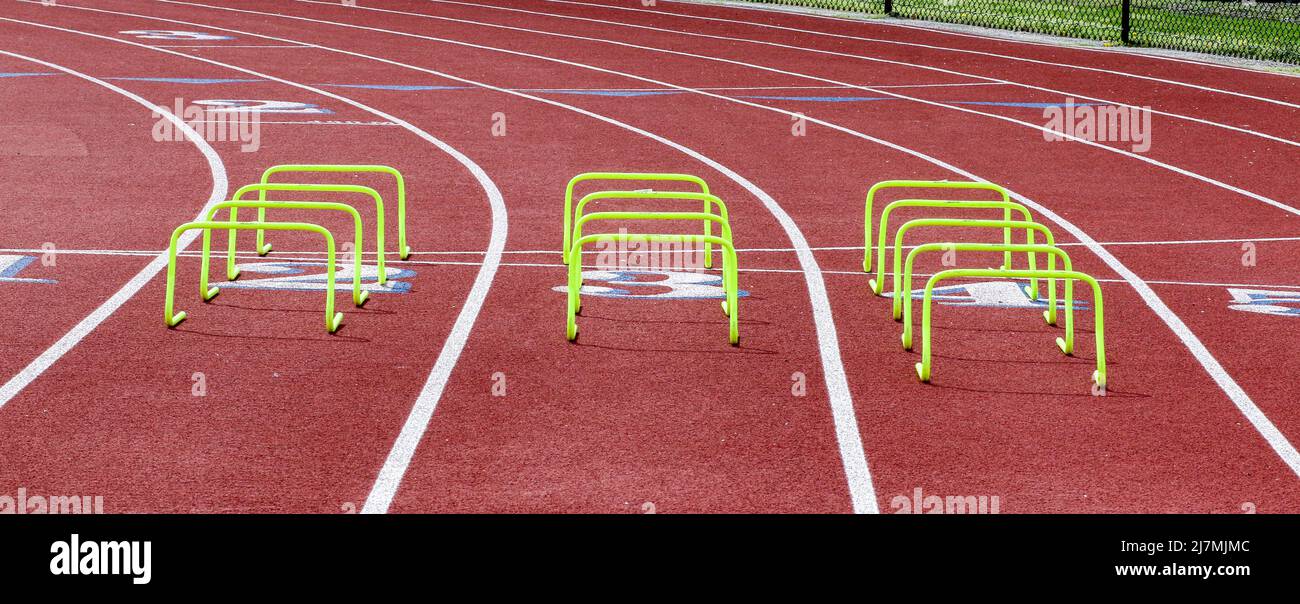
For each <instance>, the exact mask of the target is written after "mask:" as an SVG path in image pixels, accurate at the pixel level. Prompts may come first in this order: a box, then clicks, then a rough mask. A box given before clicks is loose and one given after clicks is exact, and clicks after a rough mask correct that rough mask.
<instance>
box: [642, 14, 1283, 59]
mask: <svg viewBox="0 0 1300 604" xmlns="http://www.w3.org/2000/svg"><path fill="white" fill-rule="evenodd" d="M664 1H665V2H672V3H675V4H693V5H696V6H712V7H717V8H732V9H737V10H749V11H755V12H768V13H782V14H787V15H797V16H800V17H812V18H816V19H823V20H826V21H840V22H844V23H856V24H860V25H880V26H884V27H899V28H903V29H915V30H919V31H924V32H928V33H932V34H942V35H946V36H956V37H962V38H975V39H978V40H989V41H991V42H1011V43H1014V44H1024V45H1026V46H1042V47H1044V48H1052V49H1068V50H1081V51H1084V52H1100V53H1109V54H1114V55H1124V56H1126V57H1135V58H1144V59H1158V60H1161V61H1170V62H1174V63H1187V64H1190V65H1201V66H1204V67H1218V68H1219V69H1231V70H1233V71H1243V72H1246V73H1254V74H1259V75H1272V76H1281V77H1285V78H1300V74H1296V73H1288V72H1285V71H1269V70H1266V69H1259V68H1252V67H1242V66H1239V65H1226V64H1223V63H1214V62H1211V61H1206V60H1194V59H1187V58H1182V57H1172V56H1169V55H1161V54H1153V53H1145V52H1134V51H1135V50H1138V49H1142V50H1150V51H1161V52H1182V53H1188V54H1198V53H1195V52H1193V51H1182V50H1174V49H1168V48H1160V47H1156V46H1133V47H1128V48H1107V47H1103V46H1075V45H1070V44H1054V43H1051V42H1038V41H1034V40H1020V39H1016V38H1013V37H1009V35H1006V36H1000V35H997V34H995V33H987V34H976V33H971V32H963V31H953V30H950V29H945V28H944V27H942V26H943V25H954V26H960V27H979V28H981V29H985V30H988V29H992V28H988V27H981V26H978V25H964V24H961V23H947V22H944V21H926V20H924V19H910V18H907V17H892V18H890V19H888V20H886V19H880V18H873V17H871V16H868V15H865V14H864V15H863V16H862V17H861V18H853V17H850V16H837V15H833V14H821V13H817V12H812V11H813V10H819V9H811V10H799V9H800V8H802V7H798V6H790V5H772V4H769V5H766V6H756V5H754V4H747V3H745V2H746V0H664ZM825 10H827V11H828V12H834V13H840V14H847V11H836V10H833V9H825ZM918 23H928V25H920V24H918ZM1000 31H1003V32H1005V33H1006V34H1016V33H1025V32H1016V31H1013V30H1000ZM1034 35H1041V36H1047V37H1056V38H1061V39H1062V40H1069V39H1070V38H1069V37H1065V36H1052V35H1051V34H1034ZM1076 39H1078V38H1076ZM1087 41H1088V42H1093V43H1097V44H1100V41H1097V40H1087ZM953 50H957V49H953ZM1200 54H1204V53H1200ZM1224 58H1232V57H1227V56H1225V57H1224Z"/></svg>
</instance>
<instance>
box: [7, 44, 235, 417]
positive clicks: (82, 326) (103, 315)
mask: <svg viewBox="0 0 1300 604" xmlns="http://www.w3.org/2000/svg"><path fill="white" fill-rule="evenodd" d="M3 20H5V21H10V19H3ZM0 54H3V55H5V56H9V57H13V58H15V59H22V60H24V61H30V62H32V63H36V64H38V65H43V66H45V67H48V68H50V69H56V70H58V71H61V72H63V73H66V74H68V75H72V76H76V77H78V78H81V79H83V80H85V81H87V82H90V83H92V84H95V85H96V86H100V87H103V88H105V89H107V90H110V91H112V92H115V93H117V94H120V95H122V96H124V97H126V98H128V99H131V100H132V101H135V102H136V103H138V104H139V105H141V106H143V107H144V108H145V109H148V110H149V111H150V112H152V113H153V114H157V115H160V116H162V117H163V119H166V120H167V121H169V122H171V123H172V126H173V127H174V128H176V129H177V130H179V131H180V132H182V133H183V134H184V135H185V139H186V140H188V141H190V142H191V143H193V144H194V146H195V147H197V148H198V150H199V153H202V154H203V159H204V160H206V161H207V163H208V170H209V171H210V172H211V173H212V194H211V195H209V196H208V201H207V202H206V203H204V204H203V209H202V210H200V211H199V214H198V216H196V217H195V220H201V219H202V217H203V216H204V214H206V213H207V211H208V209H209V208H210V207H211V206H212V204H215V203H217V202H219V201H221V200H223V199H225V198H226V191H227V189H228V187H229V183H228V182H227V178H226V165H225V164H224V163H222V161H221V156H219V155H217V152H216V150H215V149H213V148H212V145H209V144H208V142H207V141H205V140H203V137H202V136H200V135H199V133H198V132H195V130H194V129H193V128H191V127H190V125H189V124H186V123H185V122H184V121H183V120H181V119H180V118H179V117H177V116H175V115H172V114H171V112H170V111H169V110H168V109H166V108H163V107H159V106H158V105H155V104H153V103H150V102H149V101H147V100H145V99H144V98H143V97H141V96H139V95H137V94H135V93H133V92H130V91H128V90H125V89H123V88H121V87H119V86H115V85H113V84H110V83H108V82H105V81H103V80H101V79H98V78H95V77H92V76H89V75H86V74H84V73H81V72H79V71H76V70H73V69H70V68H67V67H64V66H62V65H56V64H54V63H50V62H48V61H42V60H40V59H36V58H33V57H29V56H26V55H20V54H18V53H14V52H9V51H7V50H0ZM198 236H199V232H198V231H190V232H188V233H185V234H184V235H181V238H180V240H178V242H177V246H179V248H180V249H185V248H187V247H189V245H190V244H191V243H193V242H194V239H196V238H197V237H198ZM166 267H167V254H166V253H165V252H164V253H160V254H157V255H156V256H155V257H154V259H153V260H150V261H149V264H146V265H145V267H144V268H143V269H140V272H138V273H136V275H135V276H134V277H131V279H130V280H129V281H127V282H126V284H124V285H123V286H122V287H121V288H120V289H118V290H117V292H115V293H114V294H113V295H112V296H109V298H108V299H107V300H105V301H104V303H103V304H100V305H99V306H98V307H96V308H95V310H93V311H91V312H90V314H89V315H86V317H85V318H83V319H82V320H81V321H78V322H77V324H76V325H73V326H72V329H71V330H69V331H68V332H67V333H65V334H63V337H61V338H59V339H58V340H56V341H55V342H54V343H53V344H51V345H50V347H49V348H46V349H45V351H44V352H42V353H41V354H40V356H37V357H36V358H35V359H32V361H31V362H30V363H28V364H27V365H26V366H25V367H23V368H22V369H21V370H20V371H19V372H18V373H17V374H16V375H14V376H13V377H12V378H9V380H8V381H7V382H5V383H4V385H3V386H0V408H4V406H5V405H6V404H8V403H9V401H11V400H13V398H14V397H15V396H17V395H18V393H19V392H22V390H23V389H24V388H26V387H27V386H28V385H29V384H31V383H32V382H33V381H35V380H36V378H38V377H40V376H41V374H42V373H45V371H46V370H47V369H49V368H50V367H51V366H52V365H54V363H56V362H58V360H59V359H61V358H63V355H65V354H67V353H68V351H69V350H72V348H73V347H75V346H76V345H77V344H78V343H79V342H81V340H82V339H83V338H85V337H86V336H87V335H89V334H90V332H91V331H94V329H95V328H96V327H98V326H99V324H100V323H103V322H104V320H105V319H107V318H108V317H109V316H110V315H112V314H113V313H114V312H116V311H117V309H118V308H121V306H122V305H123V304H125V303H126V301H127V300H129V299H131V296H134V295H135V294H136V292H138V291H140V290H141V289H142V288H143V287H144V286H145V284H147V283H149V281H150V280H151V279H153V277H154V275H157V274H158V273H159V271H161V270H162V269H164V268H166Z"/></svg>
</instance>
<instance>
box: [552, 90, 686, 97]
mask: <svg viewBox="0 0 1300 604" xmlns="http://www.w3.org/2000/svg"><path fill="white" fill-rule="evenodd" d="M536 92H538V93H539V94H581V95H588V96H614V97H634V96H663V95H665V94H683V93H684V92H685V91H682V90H541V91H536Z"/></svg>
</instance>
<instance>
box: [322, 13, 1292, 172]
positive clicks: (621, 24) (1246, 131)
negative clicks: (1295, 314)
mask: <svg viewBox="0 0 1300 604" xmlns="http://www.w3.org/2000/svg"><path fill="white" fill-rule="evenodd" d="M301 1H304V2H306V1H314V0H301ZM428 1H429V2H435V3H439V4H457V5H462V6H473V7H478V8H486V9H492V10H500V11H509V12H520V13H528V14H534V15H544V16H548V17H553V18H557V19H569V20H576V21H586V22H593V23H601V24H606V25H615V26H619V27H629V28H634V29H641V30H647V31H657V32H665V33H672V34H677V35H682V36H691V37H699V38H709V39H715V40H724V41H729V42H744V43H748V44H759V45H763V46H770V47H774V48H783V49H787V50H798V51H802V52H811V53H816V54H823V55H830V56H838V57H847V58H852V59H857V60H861V61H870V62H874V63H886V64H890V65H902V66H907V67H913V68H917V69H924V70H927V71H937V72H940V73H945V74H950V75H956V76H961V77H967V78H974V79H979V80H984V82H983V83H986V84H1002V85H1006V86H1016V87H1018V88H1024V89H1027V90H1037V91H1040V92H1047V93H1050V94H1058V95H1062V96H1068V97H1074V98H1076V99H1082V100H1085V101H1092V102H1098V103H1104V104H1108V105H1113V106H1118V107H1126V108H1129V109H1137V110H1142V111H1149V112H1151V113H1153V114H1155V115H1162V116H1165V117H1171V118H1174V119H1179V120H1185V121H1189V122H1195V123H1198V124H1203V125H1207V126H1211V127H1215V128H1222V129H1225V130H1231V131H1234V132H1240V133H1242V134H1247V135H1250V136H1257V137H1259V138H1263V139H1267V140H1271V141H1274V142H1279V143H1282V144H1285V145H1291V146H1295V147H1300V141H1293V140H1290V139H1286V138H1282V137H1280V136H1275V135H1272V134H1267V133H1264V132H1259V131H1256V130H1251V129H1249V128H1242V127H1240V126H1233V125H1230V124H1224V123H1221V122H1215V121H1212V120H1207V119H1203V118H1198V117H1192V116H1188V115H1182V114H1179V113H1173V112H1169V111H1163V110H1160V109H1155V108H1149V107H1139V106H1137V105H1131V104H1128V103H1121V102H1118V101H1111V100H1108V99H1103V98H1098V97H1091V96H1088V95H1085V94H1080V93H1077V92H1068V91H1063V90H1056V89H1053V88H1046V87H1043V86H1035V85H1032V84H1025V83H1021V82H1013V81H1011V80H1003V79H1000V78H993V77H988V76H982V75H976V74H971V73H965V72H961V71H955V70H952V69H945V68H942V67H935V66H933V65H926V64H922V63H908V62H905V61H895V60H890V59H883V58H880V57H873V56H870V55H855V54H850V53H844V52H836V51H832V50H823V49H819V48H808V47H804V46H794V45H790V44H781V43H777V42H768V41H764V40H753V39H750V38H741V37H735V36H719V35H710V34H703V33H698V32H689V31H681V30H675V29H664V28H659V27H651V26H648V25H638V24H634V23H624V22H621V21H607V20H603V19H593V18H590V17H576V16H571V15H559V14H555V13H548V12H543V11H530V10H524V9H518V8H507V7H501V6H492V5H488V4H477V3H472V2H462V1H457V0H428ZM547 1H549V2H554V3H564V4H578V5H581V6H591V7H605V8H619V7H609V6H606V5H599V4H585V3H580V2H565V1H563V0H547ZM630 10H640V9H630ZM658 14H663V13H658ZM437 18H443V17H437ZM871 88H873V89H875V88H883V87H880V86H871ZM701 90H703V88H701Z"/></svg>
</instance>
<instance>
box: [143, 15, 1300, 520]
mask: <svg viewBox="0 0 1300 604" xmlns="http://www.w3.org/2000/svg"><path fill="white" fill-rule="evenodd" d="M159 1H161V2H168V3H172V4H187V5H193V6H207V5H200V4H196V3H191V2H179V1H177V0H159ZM300 1H302V0H300ZM209 8H218V9H219V10H233V11H238V12H245V13H254V14H263V15H267V16H277V17H281V18H285V19H294V20H300V21H307V22H313V23H321V24H329V25H336V26H340V27H346V28H351V29H360V30H366V31H375V32H380V33H388V34H392V35H397V36H403V37H410V38H418V39H426V40H431V41H434V42H444V43H449V44H454V45H457V46H466V47H472V48H480V49H483V50H489V51H495V52H500V53H503V54H508V55H513V56H524V57H529V58H534V59H539V60H544V61H549V62H554V63H558V64H563V65H570V66H573V67H578V68H582V69H587V70H591V71H595V72H599V73H607V74H610V75H617V76H621V77H626V78H629V79H634V80H638V81H642V82H645V83H647V84H654V85H658V86H668V87H672V88H678V89H681V90H687V91H692V92H695V93H696V94H699V95H702V96H707V97H712V98H716V99H720V100H725V101H729V102H732V103H735V104H738V105H743V106H748V107H754V108H758V109H763V110H766V111H771V112H774V113H779V114H781V115H784V116H787V117H795V116H799V117H802V118H803V119H805V120H807V121H808V122H810V123H815V124H819V125H822V126H825V127H827V128H831V129H833V130H836V131H839V132H843V133H845V134H848V135H850V136H853V137H857V138H861V139H862V140H866V141H870V142H873V143H875V144H878V145H881V146H884V147H887V148H890V149H894V150H895V151H899V152H902V153H905V154H908V155H911V156H913V157H916V158H918V159H921V160H923V161H926V162H929V163H931V164H933V165H935V166H939V167H941V168H943V169H945V170H948V171H950V172H952V173H954V174H958V175H961V176H962V177H964V178H967V179H970V180H976V181H982V182H988V181H987V180H985V179H982V178H980V177H978V176H976V175H975V174H973V173H971V172H969V171H966V170H963V169H961V168H958V167H957V166H954V165H952V164H950V163H947V162H945V161H943V160H940V159H938V158H935V157H932V156H929V155H926V154H925V153H922V152H920V151H917V150H915V149H910V148H908V147H904V146H902V145H899V144H897V143H892V142H889V141H886V140H884V139H879V138H876V137H873V136H870V135H868V134H864V133H862V132H858V131H857V130H852V129H850V128H847V127H844V126H840V125H839V124H834V123H831V122H827V121H825V120H821V119H817V118H814V117H810V116H806V115H801V114H798V113H795V112H792V111H787V110H785V109H781V108H779V107H771V106H767V105H761V104H758V103H751V102H749V101H744V100H741V99H735V98H731V97H727V96H723V95H720V94H715V93H711V92H705V91H701V90H696V89H692V88H687V87H685V86H678V85H675V84H670V83H668V82H662V81H659V80H654V79H651V78H646V77H642V76H637V75H632V74H628V73H623V72H620V71H616V70H612V69H605V68H603V67H596V66H592V65H587V64H583V63H577V62H573V61H566V60H563V59H556V58H553V57H547V56H544V55H536V54H530V53H524V52H520V51H515V50H506V49H500V48H493V47H490V46H483V45H479V44H471V43H468V42H461V41H450V40H445V39H441V38H435V37H432V36H424V35H420V34H412V33H408V32H401V31H394V30H386V29H380V28H375V27H367V26H362V25H353V24H348V23H338V22H334V21H325V20H321V19H311V18H308V17H298V16H291V15H279V14H275V13H259V12H257V11H244V10H238V9H227V8H221V7H210V6H209ZM357 8H358V10H369V11H380V12H385V13H397V14H408V15H411V16H421V13H405V12H403V11H390V10H382V9H375V8H369V7H366V8H362V7H357ZM510 29H522V28H510ZM524 31H529V32H532V33H539V34H543V35H555V34H546V32H535V31H533V30H524ZM564 37H579V36H564ZM579 38H580V37H579ZM605 42H608V41H605ZM609 43H612V44H616V45H619V46H630V47H636V48H642V47H637V46H636V45H632V44H623V43H614V42H609ZM674 54H688V53H674ZM701 58H707V57H701ZM728 62H732V61H728ZM735 63H739V62H738V61H735ZM778 71H779V70H778ZM785 73H789V72H785ZM791 75H794V74H791ZM804 77H809V76H804ZM813 79H821V78H813ZM825 81H827V82H829V83H832V84H843V83H842V82H835V81H833V80H825ZM883 94H891V95H892V94H894V93H888V92H885V93H883ZM936 104H938V103H936ZM939 105H941V104H939ZM941 106H942V105H941ZM950 108H952V109H956V110H958V111H968V110H966V109H962V108H957V107H950ZM575 109H576V108H575ZM577 110H578V111H582V110H581V109H577ZM971 113H978V112H974V111H971ZM993 117H999V116H993ZM603 119H608V118H603ZM1009 121H1017V120H1009ZM1022 123H1023V122H1022ZM1025 125H1028V126H1030V127H1035V128H1038V127H1037V126H1034V125H1033V124H1025ZM1081 142H1085V143H1087V142H1090V141H1081ZM1103 148H1106V147H1103ZM1129 155H1133V154H1129ZM1138 159H1143V160H1145V159H1146V158H1141V157H1139V158H1138ZM1155 163H1158V162H1155ZM1169 168H1171V169H1173V170H1175V171H1177V172H1180V173H1185V174H1186V175H1188V176H1191V177H1193V178H1197V179H1199V180H1205V181H1209V182H1213V183H1217V184H1218V185H1220V186H1223V187H1225V188H1229V189H1230V190H1238V191H1240V189H1236V187H1231V186H1230V185H1227V184H1224V183H1219V182H1218V181H1215V180H1213V179H1209V178H1207V177H1204V176H1201V175H1199V174H1196V173H1193V172H1188V171H1186V170H1182V169H1181V168H1176V167H1173V166H1169ZM728 172H729V171H728ZM735 178H739V175H736V177H735ZM733 180H734V179H733ZM737 182H741V181H740V180H737ZM743 184H746V185H748V186H751V187H752V186H753V185H752V184H751V183H749V182H748V181H744V183H743ZM1241 192H1242V193H1243V194H1246V195H1248V196H1251V197H1255V198H1260V199H1265V200H1266V201H1269V202H1271V203H1272V204H1275V205H1278V206H1280V207H1282V208H1283V209H1285V210H1287V211H1289V212H1291V213H1297V214H1300V211H1298V210H1296V209H1294V208H1290V207H1288V206H1284V205H1281V204H1277V202H1273V201H1272V200H1267V198H1262V197H1260V196H1257V195H1255V194H1254V193H1249V192H1246V191H1241ZM1012 197H1014V198H1016V199H1017V200H1019V201H1020V202H1021V203H1023V204H1025V205H1027V206H1029V207H1031V208H1033V209H1034V210H1035V211H1036V212H1038V214H1039V215H1041V216H1046V217H1047V218H1048V219H1049V220H1051V221H1052V222H1055V223H1056V224H1058V225H1060V226H1061V227H1062V228H1064V229H1065V230H1066V231H1068V232H1069V233H1070V234H1071V235H1073V236H1074V237H1075V239H1077V240H1078V241H1080V242H1083V243H1084V244H1085V245H1086V246H1087V247H1088V249H1089V250H1091V251H1092V252H1093V253H1094V254H1096V255H1097V257H1099V258H1100V259H1101V260H1102V261H1103V262H1105V263H1106V264H1107V265H1108V266H1110V267H1111V269H1113V270H1114V271H1115V272H1116V273H1118V274H1119V275H1120V276H1121V277H1123V278H1124V280H1125V281H1127V282H1128V283H1129V285H1131V286H1132V287H1133V288H1134V289H1135V290H1136V291H1137V292H1138V294H1139V296H1141V297H1142V299H1143V301H1145V302H1146V304H1147V306H1149V307H1150V308H1151V310H1152V311H1154V312H1155V313H1156V315H1157V316H1159V317H1160V319H1161V320H1162V321H1164V322H1165V324H1166V325H1168V326H1169V328H1170V329H1171V330H1172V331H1173V332H1174V334H1175V335H1176V336H1177V337H1178V339H1179V340H1181V341H1182V342H1183V344H1184V345H1185V346H1186V347H1187V348H1188V350H1189V352H1191V353H1192V356H1193V357H1195V358H1196V360H1197V362H1198V363H1200V364H1201V367H1203V368H1204V369H1205V371H1206V373H1208V374H1209V375H1210V377H1211V379H1213V380H1214V382H1215V383H1216V384H1217V385H1218V386H1219V388H1220V389H1222V390H1223V392H1224V394H1226V395H1227V396H1228V398H1229V399H1230V400H1231V401H1232V403H1233V404H1234V405H1235V406H1236V407H1237V409H1238V410H1239V411H1240V412H1241V413H1242V415H1244V416H1245V417H1246V419H1247V420H1249V421H1250V423H1251V425H1252V426H1254V428H1255V430H1256V431H1257V432H1258V433H1259V434H1260V436H1261V437H1263V438H1264V440H1265V442H1267V443H1268V445H1269V446H1270V447H1271V448H1272V449H1273V450H1274V452H1276V453H1277V454H1278V456H1279V457H1281V458H1282V461H1283V462H1284V463H1286V465H1287V466H1288V467H1289V468H1290V469H1291V471H1292V472H1293V473H1295V474H1296V475H1297V476H1300V452H1298V451H1296V448H1295V446H1294V445H1292V444H1291V442H1290V441H1288V440H1287V439H1286V437H1285V436H1284V435H1283V434H1282V432H1281V431H1280V430H1278V429H1277V426H1275V425H1274V424H1273V422H1272V420H1270V419H1268V417H1267V416H1265V415H1264V413H1263V412H1262V411H1260V409H1259V407H1258V406H1256V405H1255V402H1254V401H1253V400H1251V398H1250V396H1249V395H1247V394H1246V392H1245V390H1243V389H1242V388H1241V386H1240V385H1239V384H1237V382H1236V381H1235V380H1234V379H1233V378H1232V376H1230V375H1228V372H1227V371H1226V370H1225V369H1224V368H1223V365H1222V364H1220V363H1219V361H1218V359H1216V358H1215V357H1214V355H1213V354H1212V353H1210V351H1209V349H1207V348H1206V347H1205V344H1204V343H1203V342H1201V340H1200V339H1199V338H1197V337H1196V334H1194V333H1192V330H1191V329H1190V328H1188V327H1187V325H1186V324H1185V323H1184V322H1183V320H1182V319H1181V318H1179V317H1178V315H1177V314H1175V313H1174V312H1173V310H1172V309H1170V308H1169V306H1168V305H1166V304H1165V302H1164V300H1162V299H1160V297H1159V296H1158V295H1156V293H1155V291H1154V290H1152V289H1151V287H1150V286H1149V285H1147V283H1146V282H1144V281H1143V280H1142V279H1141V278H1140V277H1138V276H1137V274H1135V273H1134V272H1133V271H1132V270H1130V269H1129V268H1128V267H1127V266H1125V265H1124V264H1123V263H1122V262H1120V261H1119V259H1118V258H1116V257H1115V256H1114V255H1113V254H1111V253H1110V251H1109V250H1107V249H1105V248H1104V247H1102V246H1101V245H1099V244H1098V243H1097V241H1096V240H1095V239H1093V238H1092V237H1091V236H1089V235H1088V234H1087V233H1085V232H1084V231H1083V230H1082V229H1080V228H1079V227H1078V226H1076V225H1074V223H1071V222H1069V221H1067V220H1066V219H1065V218H1064V217H1062V216H1060V215H1059V214H1057V213H1055V212H1053V211H1051V210H1049V209H1047V207H1045V206H1043V205H1041V204H1039V203H1038V202H1035V201H1033V200H1032V199H1029V198H1028V197H1025V196H1024V195H1021V194H1019V193H1015V192H1012ZM769 199H770V198H769ZM772 203H773V204H775V201H774V200H773V201H772ZM783 213H784V212H783ZM785 218H787V219H789V216H788V215H787V216H785ZM782 226H785V223H784V222H783V223H782ZM789 226H790V228H792V229H795V233H798V231H797V228H798V227H797V226H796V225H794V223H793V221H792V220H791V221H790V225H789ZM799 237H800V240H801V241H795V247H797V248H799V247H801V244H802V247H801V253H800V262H801V263H804V261H805V256H806V257H807V261H808V262H809V263H811V264H812V265H813V266H816V260H815V259H813V258H812V252H811V250H808V249H807V242H806V241H802V234H799ZM792 240H793V238H792ZM804 266H805V270H807V266H808V265H807V264H805V265H804ZM815 276H816V277H818V278H817V279H816V282H815V284H814V281H813V277H814V275H811V274H806V275H805V277H807V278H808V284H809V290H810V293H811V294H812V295H813V297H814V298H815V297H816V296H817V292H815V291H814V289H816V288H820V289H819V291H820V293H821V295H822V296H824V295H825V284H824V283H823V282H822V281H821V279H820V271H818V273H817V275H815ZM814 286H815V287H814ZM829 308H830V307H829V302H827V304H826V307H825V311H826V313H827V315H828V316H827V317H826V318H827V320H828V321H829V319H830V317H829ZM817 310H818V305H814V316H815V317H817ZM817 326H818V328H819V330H818V335H819V341H821V342H824V341H825V340H822V339H821V336H822V335H823V333H822V332H821V327H822V324H821V322H820V320H819V321H818V322H817ZM833 328H834V325H833V323H832V324H831V329H832V330H833ZM829 335H830V336H835V333H834V331H831V332H830V333H829ZM834 354H835V355H836V359H837V360H838V357H839V347H838V344H836V345H835V347H834ZM839 369H840V372H841V373H840V375H839V376H838V377H839V378H844V376H843V374H842V372H843V366H842V365H841V366H840V368H839ZM828 380H829V376H828ZM828 387H829V384H828ZM843 387H844V388H846V389H847V379H845V381H844V382H843ZM844 394H845V395H846V396H847V395H848V392H847V390H846V391H845V393H844ZM848 412H849V413H850V414H851V413H852V412H853V410H852V409H851V408H850V409H849V410H848ZM836 417H837V419H836V424H837V429H838V428H839V423H840V416H839V415H838V413H837V416H836ZM852 428H853V431H852V432H853V436H855V437H858V431H857V424H856V422H855V423H854V424H853V426H852ZM858 438H859V441H858V443H859V444H861V441H860V437H858ZM841 445H843V440H841ZM847 459H848V458H846V464H847ZM863 469H864V470H865V455H864V456H863ZM855 501H856V499H855ZM855 505H856V504H855ZM872 507H873V508H874V507H875V501H874V498H873V500H872Z"/></svg>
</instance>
